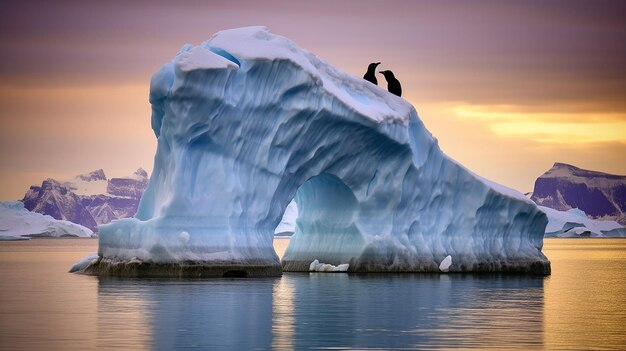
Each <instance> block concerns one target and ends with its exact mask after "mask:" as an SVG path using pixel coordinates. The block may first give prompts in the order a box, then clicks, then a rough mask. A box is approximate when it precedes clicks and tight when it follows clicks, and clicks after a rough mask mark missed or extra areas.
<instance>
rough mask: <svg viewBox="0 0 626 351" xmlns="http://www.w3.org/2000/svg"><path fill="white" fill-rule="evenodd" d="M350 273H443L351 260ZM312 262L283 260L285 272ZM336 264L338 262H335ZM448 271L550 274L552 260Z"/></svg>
mask: <svg viewBox="0 0 626 351" xmlns="http://www.w3.org/2000/svg"><path fill="white" fill-rule="evenodd" d="M349 263H350V266H349V268H348V273H441V271H440V270H439V265H437V264H435V263H421V264H405V265H384V264H377V263H358V262H355V260H351V261H350V262H349ZM310 264H311V262H304V261H285V260H283V261H281V265H282V267H283V271H284V272H308V271H309V265H310ZM333 264H336V263H333ZM448 273H503V274H527V275H550V273H551V268H550V261H548V260H545V261H530V262H529V261H494V262H484V263H482V262H481V263H474V264H463V263H460V264H455V263H453V265H452V266H451V267H450V271H449V272H448Z"/></svg>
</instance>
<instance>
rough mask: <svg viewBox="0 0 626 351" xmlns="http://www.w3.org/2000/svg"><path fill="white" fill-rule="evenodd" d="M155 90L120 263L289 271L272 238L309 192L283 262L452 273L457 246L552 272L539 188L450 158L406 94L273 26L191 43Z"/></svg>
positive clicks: (107, 232) (119, 240)
mask: <svg viewBox="0 0 626 351" xmlns="http://www.w3.org/2000/svg"><path fill="white" fill-rule="evenodd" d="M150 102H151V104H152V128H153V130H154V132H155V135H156V137H157V140H158V144H157V151H156V156H155V164H154V171H153V173H152V176H151V178H150V183H149V185H148V188H147V190H146V192H145V193H144V195H143V197H142V199H141V203H140V206H139V209H138V211H137V214H136V216H135V218H133V219H124V220H119V221H114V222H112V223H110V224H107V225H103V226H100V239H99V240H100V246H99V254H100V256H101V257H103V259H102V262H103V264H105V263H106V264H105V265H108V266H109V267H112V266H115V265H116V264H118V263H119V262H131V261H132V262H135V263H137V262H142V263H145V264H147V265H153V266H154V264H157V265H158V264H163V265H165V266H167V267H168V269H170V273H171V272H172V269H173V268H172V267H173V265H174V266H175V265H176V264H177V263H178V264H180V265H181V266H182V265H186V264H190V262H193V263H194V264H198V263H201V264H203V265H205V266H211V265H213V266H219V267H221V268H220V269H222V268H223V267H231V268H223V269H222V271H223V270H224V269H239V270H240V271H237V272H240V273H241V274H243V275H246V274H248V275H256V274H259V275H262V274H266V275H271V274H280V263H279V261H278V257H277V255H276V254H275V252H274V249H273V247H272V238H273V233H274V229H275V228H276V227H277V225H278V224H279V222H280V221H281V218H282V215H283V212H284V211H285V209H286V208H287V206H288V204H289V203H290V201H291V200H292V199H293V198H294V197H295V200H296V202H297V207H298V218H297V221H296V232H295V234H294V235H293V237H292V239H291V242H290V244H289V247H288V249H287V251H286V253H285V256H284V259H283V262H282V267H283V269H285V270H301V271H308V270H309V266H310V264H311V262H312V261H314V260H315V259H318V260H319V261H321V262H324V263H328V264H333V265H338V264H343V263H348V262H349V267H350V268H349V269H350V271H438V265H439V263H440V262H441V261H442V260H443V259H444V258H445V257H446V256H448V255H451V256H452V258H453V262H454V263H453V265H452V266H451V267H450V271H519V272H530V271H533V272H538V273H547V272H549V262H548V260H547V259H546V257H545V256H544V255H543V254H542V252H541V248H542V244H543V241H542V240H543V233H544V229H545V226H546V223H547V219H546V216H545V214H544V213H543V212H541V211H539V210H538V209H537V206H535V205H534V204H533V203H532V202H531V201H530V200H529V199H527V198H525V197H524V196H523V195H522V194H520V193H517V192H515V191H512V190H510V189H507V188H504V187H502V186H500V185H497V184H493V183H491V182H489V181H487V180H485V179H483V178H480V177H479V176H476V175H474V174H473V173H471V172H470V171H468V170H467V169H465V168H464V167H463V166H461V165H459V164H458V163H456V162H454V161H453V160H451V159H450V158H448V157H447V156H446V155H444V154H443V153H442V152H441V150H440V148H439V146H438V145H437V141H436V139H435V138H433V136H432V135H431V134H430V133H429V132H428V130H426V128H425V127H424V124H423V123H422V121H421V120H420V119H419V117H418V115H417V113H416V111H415V109H414V108H413V106H411V105H410V104H409V103H407V102H406V101H405V100H403V99H401V98H399V97H397V96H395V95H392V94H390V93H388V92H387V91H385V90H384V89H381V88H379V87H377V86H375V85H373V84H370V83H368V82H366V81H364V80H363V79H361V78H357V77H354V76H351V75H348V74H346V73H343V72H341V71H340V70H338V69H336V68H334V67H333V66H331V65H329V64H328V63H326V62H324V61H322V60H321V59H319V58H318V57H316V56H315V55H313V54H311V53H308V52H306V51H304V50H302V49H301V48H299V47H298V46H296V45H295V44H294V43H293V42H291V41H289V40H288V39H286V38H283V37H280V36H276V35H273V34H271V33H269V32H268V31H267V30H266V29H265V28H261V27H251V28H240V29H234V30H227V31H222V32H219V33H217V34H215V35H214V36H213V37H211V38H210V39H209V40H208V41H206V42H204V43H203V44H201V45H199V46H191V45H187V46H185V47H183V48H182V49H181V51H180V52H179V53H178V55H177V56H176V58H175V59H174V60H172V61H171V62H169V63H167V64H165V65H164V66H163V67H162V68H161V69H160V70H159V71H158V72H157V73H156V74H155V75H154V76H153V77H152V81H151V86H150ZM168 265H169V266H168ZM137 267H141V263H137V265H136V267H135V268H137ZM232 267H235V268H232ZM237 267H238V268H237ZM250 267H253V268H254V267H256V268H259V267H261V268H262V269H265V271H259V270H256V271H254V272H252V271H251V270H249V268H250ZM137 269H138V270H139V271H141V269H142V268H137ZM113 270H114V269H113ZM126 272H128V271H126ZM136 272H137V270H136V271H135V273H136ZM144 272H145V271H144ZM117 273H119V274H124V273H123V270H118V271H117ZM196 273H197V272H196ZM226 273H228V272H226ZM226 273H224V274H226ZM114 274H115V272H114ZM173 274H180V270H178V271H176V272H175V273H173ZM198 274H200V273H198Z"/></svg>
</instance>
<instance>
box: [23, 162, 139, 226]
mask: <svg viewBox="0 0 626 351" xmlns="http://www.w3.org/2000/svg"><path fill="white" fill-rule="evenodd" d="M147 185H148V173H147V172H146V171H145V170H143V169H142V168H139V169H138V170H137V171H136V172H135V173H134V174H133V175H132V176H129V177H124V178H112V179H107V177H106V175H105V173H104V171H103V170H102V169H98V170H95V171H93V172H90V173H86V174H80V175H78V176H76V177H74V178H73V179H70V180H65V181H56V180H54V179H51V178H48V179H46V180H44V181H43V182H42V184H41V186H37V185H33V186H31V187H30V189H29V190H28V191H27V192H26V195H24V199H23V200H22V201H23V202H24V207H25V208H26V209H28V210H30V211H33V212H37V213H41V214H45V215H50V216H52V217H53V218H56V219H60V220H67V221H70V222H73V223H77V224H80V225H83V226H85V227H87V228H89V229H91V230H94V231H95V230H97V226H98V225H100V224H105V223H109V222H110V221H112V220H114V219H120V218H129V217H132V216H133V215H135V212H136V211H137V206H139V200H140V199H141V195H142V194H143V192H144V190H145V189H146V186H147Z"/></svg>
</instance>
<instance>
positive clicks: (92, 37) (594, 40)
mask: <svg viewBox="0 0 626 351" xmlns="http://www.w3.org/2000/svg"><path fill="white" fill-rule="evenodd" d="M261 3H262V4H261ZM249 25H265V26H267V27H269V29H270V31H272V32H274V33H276V34H280V35H283V36H286V37H288V38H290V39H292V40H293V41H295V42H296V43H297V44H298V45H300V46H301V47H303V48H305V49H307V50H309V51H311V52H313V53H315V54H317V55H318V56H320V57H321V58H323V59H325V60H326V61H328V62H329V63H331V64H333V65H335V66H337V67H339V68H341V69H343V70H345V71H347V72H349V73H352V74H354V75H357V76H362V75H363V74H364V72H365V69H366V67H367V64H368V63H369V62H372V61H382V63H383V65H382V67H381V68H384V69H391V70H393V71H394V72H395V74H396V77H398V78H399V79H400V81H401V82H402V87H403V92H404V94H403V97H404V98H405V99H406V100H408V101H409V102H411V103H412V104H413V105H414V106H415V108H416V110H417V111H418V113H419V114H420V116H421V118H422V119H423V120H424V122H425V124H426V126H427V127H428V129H429V130H430V131H431V132H432V133H433V135H434V136H435V137H437V138H438V139H439V144H440V145H441V147H442V149H443V150H444V151H445V152H446V153H447V154H448V155H450V156H451V157H453V158H455V159H456V160H458V161H459V162H461V163H462V164H464V165H465V166H467V167H468V168H469V169H471V170H473V171H474V172H476V173H478V174H480V175H482V176H485V177H487V178H490V179H492V180H494V181H496V182H499V183H502V184H504V185H507V186H510V187H513V188H515V189H518V190H520V191H522V192H527V191H531V190H532V187H533V183H534V180H535V179H536V178H537V177H538V176H539V175H541V174H542V173H543V172H544V171H545V170H547V169H548V168H550V167H551V166H552V164H553V163H554V162H557V161H558V162H565V163H571V164H574V165H576V166H579V167H582V168H588V169H594V170H598V171H604V172H609V173H616V174H626V2H624V1H596V0H594V1H591V0H590V1H575V0H568V1H397V2H394V1H384V2H383V1H338V0H334V1H314V2H302V3H299V2H295V1H284V2H283V1H268V2H261V1H227V2H226V1H219V2H218V1H216V2H215V3H213V4H211V3H210V2H208V1H198V2H191V1H189V2H187V1H186V2H174V1H164V2H159V1H132V2H127V1H101V2H92V1H41V2H38V1H11V2H8V1H4V2H2V3H1V4H0V200H15V199H21V198H22V197H23V195H24V193H25V192H26V190H27V189H28V187H29V186H30V185H31V184H38V183H41V181H42V180H43V179H45V178H47V177H52V178H57V179H63V178H69V177H71V176H73V175H76V174H79V173H85V172H88V171H91V170H94V169H97V168H103V169H104V170H105V172H106V173H107V175H108V176H122V175H129V174H131V173H132V172H133V171H134V170H135V169H136V168H138V167H139V166H142V167H144V168H145V169H147V170H148V171H149V172H150V171H151V170H152V163H153V156H154V152H155V149H156V139H155V137H154V134H153V132H152V130H151V129H150V105H149V103H148V92H149V82H150V77H151V75H152V74H153V73H154V72H155V71H156V70H157V69H158V68H159V67H160V66H161V65H162V64H164V63H166V62H167V61H168V60H170V59H171V58H173V57H174V55H175V54H176V52H177V51H178V49H179V48H180V47H181V46H183V44H185V43H192V44H199V43H201V42H202V41H204V40H206V39H208V38H209V37H210V36H211V35H212V34H213V33H215V32H216V31H219V30H222V29H229V28H234V27H241V26H249ZM380 81H383V83H382V84H381V85H383V88H384V87H385V84H384V79H382V76H381V77H380V78H379V83H380Z"/></svg>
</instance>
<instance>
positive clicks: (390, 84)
mask: <svg viewBox="0 0 626 351" xmlns="http://www.w3.org/2000/svg"><path fill="white" fill-rule="evenodd" d="M380 73H382V74H383V75H384V76H385V79H386V80H387V90H389V92H390V93H392V94H396V95H398V96H402V86H401V85H400V81H399V80H397V79H396V77H395V76H394V75H393V72H391V71H389V70H387V71H380Z"/></svg>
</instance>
